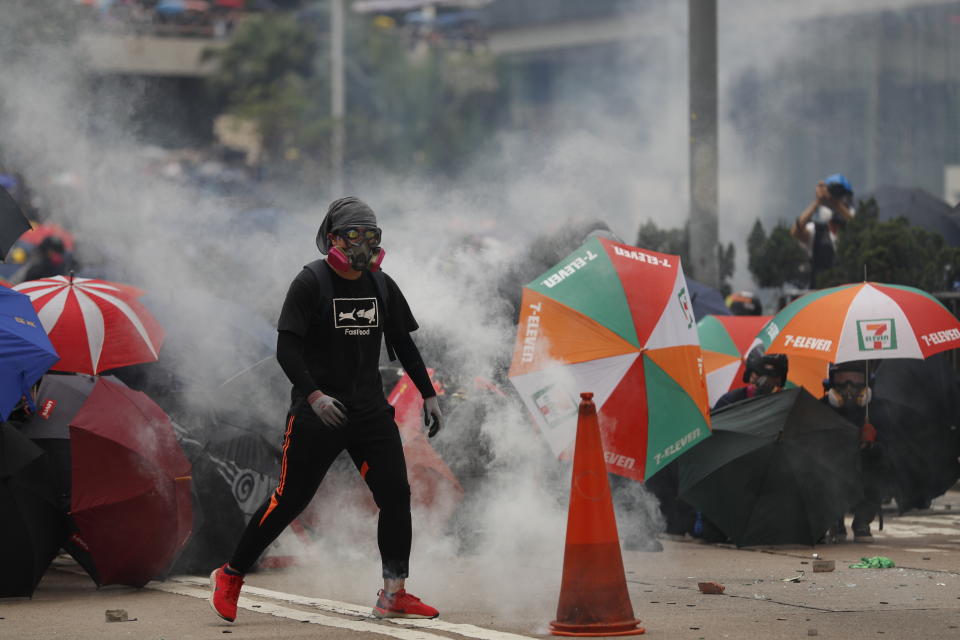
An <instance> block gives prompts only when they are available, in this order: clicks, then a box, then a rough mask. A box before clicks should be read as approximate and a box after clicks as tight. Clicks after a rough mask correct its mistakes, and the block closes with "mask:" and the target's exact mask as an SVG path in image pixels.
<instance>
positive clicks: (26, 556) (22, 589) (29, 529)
mask: <svg viewBox="0 0 960 640" xmlns="http://www.w3.org/2000/svg"><path fill="white" fill-rule="evenodd" d="M0 512H2V513H3V524H2V525H0V567H2V570H0V598H9V597H16V596H26V597H29V596H31V595H33V590H34V589H35V588H36V586H37V584H38V583H39V582H40V578H42V577H43V574H44V573H46V571H47V567H49V566H50V562H51V561H52V560H53V558H54V556H56V555H57V551H58V550H59V549H60V546H61V545H62V544H63V543H64V542H65V541H66V539H67V520H66V515H65V514H64V512H63V511H61V510H60V508H59V507H58V505H57V492H56V488H55V486H54V480H53V473H52V469H51V465H50V462H49V460H48V459H47V455H46V454H45V453H44V452H43V450H42V449H40V448H39V447H37V446H36V445H35V444H33V443H32V442H30V439H29V438H27V437H26V436H24V435H23V434H21V433H20V432H18V431H17V429H15V428H14V427H13V426H11V425H10V424H8V423H6V422H4V423H0Z"/></svg>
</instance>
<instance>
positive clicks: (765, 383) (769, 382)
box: [753, 376, 780, 396]
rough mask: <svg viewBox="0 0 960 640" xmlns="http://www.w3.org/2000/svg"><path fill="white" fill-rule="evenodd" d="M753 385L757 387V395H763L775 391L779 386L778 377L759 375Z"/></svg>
mask: <svg viewBox="0 0 960 640" xmlns="http://www.w3.org/2000/svg"><path fill="white" fill-rule="evenodd" d="M753 385H754V386H755V387H756V388H757V395H760V396H763V395H766V394H768V393H773V392H774V391H776V390H777V389H778V388H779V387H780V379H779V378H776V377H774V376H760V377H759V378H757V379H756V381H754V383H753Z"/></svg>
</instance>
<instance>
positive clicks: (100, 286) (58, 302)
mask: <svg viewBox="0 0 960 640" xmlns="http://www.w3.org/2000/svg"><path fill="white" fill-rule="evenodd" d="M14 289H16V290H17V291H20V292H21V293H25V294H27V295H28V296H29V297H30V301H31V302H32V303H33V308H34V309H36V311H37V316H38V317H39V318H40V323H41V324H42V325H43V328H44V330H45V331H46V332H47V335H48V336H50V342H52V343H53V346H54V347H55V348H56V349H57V353H58V354H60V360H59V362H57V364H55V365H54V366H53V367H52V369H54V370H56V371H72V372H75V373H88V374H91V375H96V374H98V373H99V372H101V371H105V370H108V369H115V368H117V367H124V366H126V365H130V364H137V363H140V362H152V361H154V360H156V359H157V357H158V356H157V354H158V352H159V351H160V345H161V344H163V337H164V332H163V328H162V327H161V326H160V323H158V322H157V321H156V319H155V318H154V317H153V316H152V315H151V314H150V312H149V311H147V310H146V308H145V307H144V306H143V305H142V304H140V303H139V302H137V300H136V299H137V298H138V297H140V296H141V295H143V292H142V291H140V290H139V289H137V288H136V287H131V286H129V285H124V284H117V283H115V282H108V281H106V280H94V279H91V278H75V277H73V276H69V277H67V276H54V277H52V278H43V279H41V280H30V281H28V282H23V283H21V284H18V285H17V286H16V287H14Z"/></svg>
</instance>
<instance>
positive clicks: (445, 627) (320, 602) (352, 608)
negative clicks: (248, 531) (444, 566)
mask: <svg viewBox="0 0 960 640" xmlns="http://www.w3.org/2000/svg"><path fill="white" fill-rule="evenodd" d="M168 581H170V582H179V583H182V584H188V585H197V586H201V587H207V588H209V584H210V580H209V579H208V578H200V577H196V576H172V577H170V578H168ZM154 584H157V583H153V582H151V583H150V584H149V585H147V586H149V587H152V586H153V585H154ZM243 590H244V592H246V593H248V594H249V595H253V596H258V597H261V598H268V599H270V600H278V601H280V602H289V603H290V604H297V605H300V606H306V607H314V608H316V609H320V610H322V611H329V612H331V613H338V614H340V615H348V616H361V617H364V618H370V619H372V620H377V621H378V622H389V623H392V624H395V625H402V626H405V627H417V628H422V629H430V630H433V631H443V632H446V633H455V634H457V635H461V636H464V637H467V638H476V639H477V640H534V639H533V638H531V637H529V636H522V635H518V634H515V633H508V632H506V631H495V630H493V629H484V628H483V627H477V626H474V625H472V624H458V623H453V622H446V621H444V620H438V619H433V620H423V619H411V618H377V617H375V616H374V615H373V612H372V607H370V606H369V605H367V606H361V605H357V604H351V603H349V602H339V601H337V600H327V599H324V598H307V597H305V596H298V595H296V594H292V593H284V592H283V591H273V590H271V589H261V588H259V587H251V586H248V585H244V587H243ZM205 593H206V594H207V595H209V591H207V592H205ZM204 597H206V596H204ZM241 600H242V599H241ZM259 610H260V609H255V611H259ZM331 619H333V620H336V619H337V618H331ZM374 626H376V627H377V628H380V627H381V625H379V624H377V625H374ZM434 637H436V636H434Z"/></svg>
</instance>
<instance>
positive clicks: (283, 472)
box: [260, 415, 294, 527]
mask: <svg viewBox="0 0 960 640" xmlns="http://www.w3.org/2000/svg"><path fill="white" fill-rule="evenodd" d="M293 419H294V416H292V415H291V416H290V419H289V420H287V430H286V432H285V433H284V434H283V462H282V463H281V464H280V483H279V484H278V485H277V488H276V489H275V490H274V491H273V495H272V496H270V506H268V507H267V510H266V511H264V512H263V517H262V518H260V526H261V527H262V526H263V522H264V521H265V520H266V519H267V516H268V515H270V512H272V511H273V510H274V509H276V508H277V505H278V504H279V503H280V496H282V495H283V485H284V484H285V483H286V481H287V448H288V447H289V446H290V433H291V432H292V431H293Z"/></svg>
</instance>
